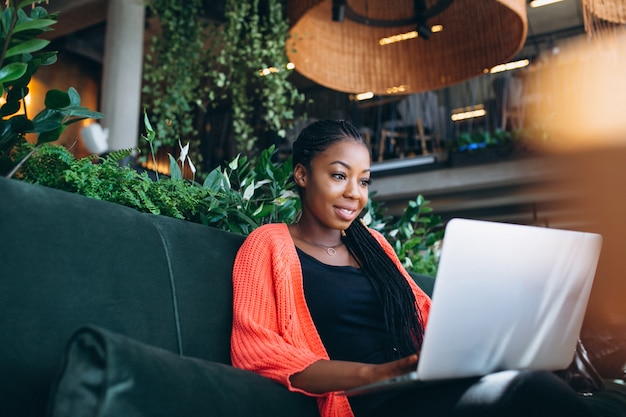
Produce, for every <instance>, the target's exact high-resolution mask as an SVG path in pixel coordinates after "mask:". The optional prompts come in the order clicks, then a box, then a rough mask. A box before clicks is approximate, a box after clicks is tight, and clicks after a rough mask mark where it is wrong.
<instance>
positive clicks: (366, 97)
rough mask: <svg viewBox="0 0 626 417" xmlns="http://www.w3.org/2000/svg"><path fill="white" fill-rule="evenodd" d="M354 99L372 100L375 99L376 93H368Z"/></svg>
mask: <svg viewBox="0 0 626 417" xmlns="http://www.w3.org/2000/svg"><path fill="white" fill-rule="evenodd" d="M354 98H355V99H356V100H358V101H361V100H369V99H371V98H374V93H372V92H371V91H368V92H367V93H360V94H357V95H356V96H354Z"/></svg>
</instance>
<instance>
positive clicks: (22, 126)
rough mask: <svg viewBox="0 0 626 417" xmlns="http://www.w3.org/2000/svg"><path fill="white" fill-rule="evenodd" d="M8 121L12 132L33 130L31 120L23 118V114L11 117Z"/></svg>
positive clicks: (33, 126)
mask: <svg viewBox="0 0 626 417" xmlns="http://www.w3.org/2000/svg"><path fill="white" fill-rule="evenodd" d="M9 120H10V121H11V130H12V131H13V132H19V133H26V132H32V131H33V129H34V128H35V125H34V124H33V122H32V121H31V120H28V117H26V116H24V115H23V114H20V115H17V116H13V117H11V118H10V119H9Z"/></svg>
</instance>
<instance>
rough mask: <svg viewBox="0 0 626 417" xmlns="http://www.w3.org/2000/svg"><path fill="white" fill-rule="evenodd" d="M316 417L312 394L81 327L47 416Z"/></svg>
mask: <svg viewBox="0 0 626 417" xmlns="http://www.w3.org/2000/svg"><path fill="white" fill-rule="evenodd" d="M174 415H175V416H180V417H185V416H189V417H197V416H199V415H217V416H235V417H236V416H241V417H244V416H245V417H249V416H268V417H269V416H272V417H280V416H294V415H297V416H312V417H313V416H319V413H318V411H317V405H316V402H315V399H314V398H311V397H306V396H304V395H301V394H298V393H294V392H290V391H288V390H287V389H286V388H285V387H283V386H281V385H279V384H277V383H275V382H273V381H271V380H269V379H266V378H263V377H261V376H259V375H256V374H254V373H252V372H248V371H244V370H241V369H236V368H233V367H232V366H229V365H225V364H221V363H216V362H208V361H203V360H199V359H193V358H186V357H180V356H178V355H176V354H174V353H172V352H169V351H166V350H163V349H160V348H157V347H153V346H149V345H146V344H143V343H140V342H138V341H136V340H133V339H131V338H128V337H126V336H122V335H120V334H116V333H113V332H109V331H107V330H104V329H101V328H97V327H93V326H88V327H84V328H81V329H79V330H78V331H77V332H76V333H75V335H74V336H73V337H72V339H71V340H70V342H69V343H68V346H67V349H66V354H65V362H64V365H63V368H62V370H61V372H60V374H59V377H58V379H57V380H56V382H55V384H54V387H53V389H52V392H51V395H50V400H49V403H48V410H47V416H48V417H88V416H99V417H119V416H125V417H140V416H151V417H159V416H163V417H171V416H174Z"/></svg>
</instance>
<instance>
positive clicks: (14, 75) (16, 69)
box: [0, 62, 28, 84]
mask: <svg viewBox="0 0 626 417" xmlns="http://www.w3.org/2000/svg"><path fill="white" fill-rule="evenodd" d="M27 69H28V64H25V63H23V62H14V63H12V64H8V65H6V66H4V67H2V69H0V83H1V84H4V83H8V82H9V81H15V80H18V79H20V78H21V77H22V76H23V75H24V74H25V73H26V70H27Z"/></svg>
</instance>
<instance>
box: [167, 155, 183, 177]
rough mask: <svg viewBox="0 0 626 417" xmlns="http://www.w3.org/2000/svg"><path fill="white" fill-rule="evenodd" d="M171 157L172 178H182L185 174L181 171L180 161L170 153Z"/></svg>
mask: <svg viewBox="0 0 626 417" xmlns="http://www.w3.org/2000/svg"><path fill="white" fill-rule="evenodd" d="M168 156H169V157H170V178H172V179H174V180H182V179H183V174H182V172H180V167H179V166H178V162H177V161H176V158H174V157H173V156H172V155H171V154H169V153H168Z"/></svg>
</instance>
